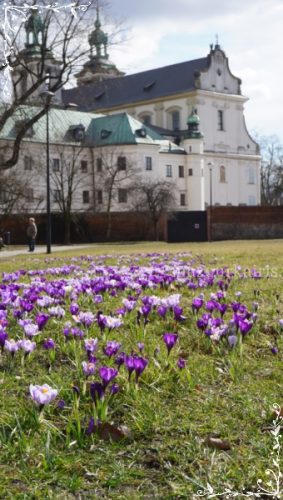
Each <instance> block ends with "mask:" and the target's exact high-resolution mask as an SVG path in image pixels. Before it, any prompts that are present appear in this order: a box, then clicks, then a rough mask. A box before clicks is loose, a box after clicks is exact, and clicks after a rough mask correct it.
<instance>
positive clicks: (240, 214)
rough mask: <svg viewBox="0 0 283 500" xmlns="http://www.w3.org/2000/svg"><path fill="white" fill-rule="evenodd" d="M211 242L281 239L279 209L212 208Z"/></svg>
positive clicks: (281, 209)
mask: <svg viewBox="0 0 283 500" xmlns="http://www.w3.org/2000/svg"><path fill="white" fill-rule="evenodd" d="M211 219H212V220H211V231H212V240H233V239H272V238H283V206H281V207H269V206H266V207H265V206H262V207H213V208H212V211H211Z"/></svg>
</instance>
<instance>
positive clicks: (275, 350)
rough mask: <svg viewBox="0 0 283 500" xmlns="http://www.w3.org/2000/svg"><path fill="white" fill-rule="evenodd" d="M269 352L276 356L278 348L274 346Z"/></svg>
mask: <svg viewBox="0 0 283 500" xmlns="http://www.w3.org/2000/svg"><path fill="white" fill-rule="evenodd" d="M271 352H272V354H278V347H276V346H273V347H271Z"/></svg>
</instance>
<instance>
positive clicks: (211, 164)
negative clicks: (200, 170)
mask: <svg viewBox="0 0 283 500" xmlns="http://www.w3.org/2000/svg"><path fill="white" fill-rule="evenodd" d="M208 167H209V237H208V241H212V167H213V163H211V162H209V163H208Z"/></svg>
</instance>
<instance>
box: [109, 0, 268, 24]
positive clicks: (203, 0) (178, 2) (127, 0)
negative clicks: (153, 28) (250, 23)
mask: <svg viewBox="0 0 283 500" xmlns="http://www.w3.org/2000/svg"><path fill="white" fill-rule="evenodd" d="M247 6H248V7H249V8H250V7H252V6H256V7H257V8H258V9H260V8H261V6H262V7H263V6H265V8H266V0H249V2H248V3H247V1H246V0H229V1H227V0H226V1H223V0H213V1H212V0H199V1H198V2H196V1H195V0H175V1H173V2H172V0H142V1H141V0H139V1H137V0H135V1H133V0H116V1H115V2H113V3H112V5H111V6H110V7H109V9H110V12H111V13H112V15H113V16H115V17H120V18H123V19H126V20H128V21H131V20H133V21H135V22H139V21H141V22H144V21H145V20H152V19H153V18H159V19H162V18H171V19H172V18H173V19H183V20H184V18H186V17H187V18H188V20H201V19H208V18H215V17H222V16H225V15H229V14H237V13H240V12H241V11H242V10H243V9H247ZM270 7H272V0H270V2H269V8H270Z"/></svg>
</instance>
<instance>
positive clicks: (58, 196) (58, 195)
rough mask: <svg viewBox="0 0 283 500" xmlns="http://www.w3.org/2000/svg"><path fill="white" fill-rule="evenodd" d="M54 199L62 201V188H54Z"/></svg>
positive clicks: (56, 201)
mask: <svg viewBox="0 0 283 500" xmlns="http://www.w3.org/2000/svg"><path fill="white" fill-rule="evenodd" d="M53 201H54V202H55V203H58V202H59V201H61V191H60V189H54V191H53Z"/></svg>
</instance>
